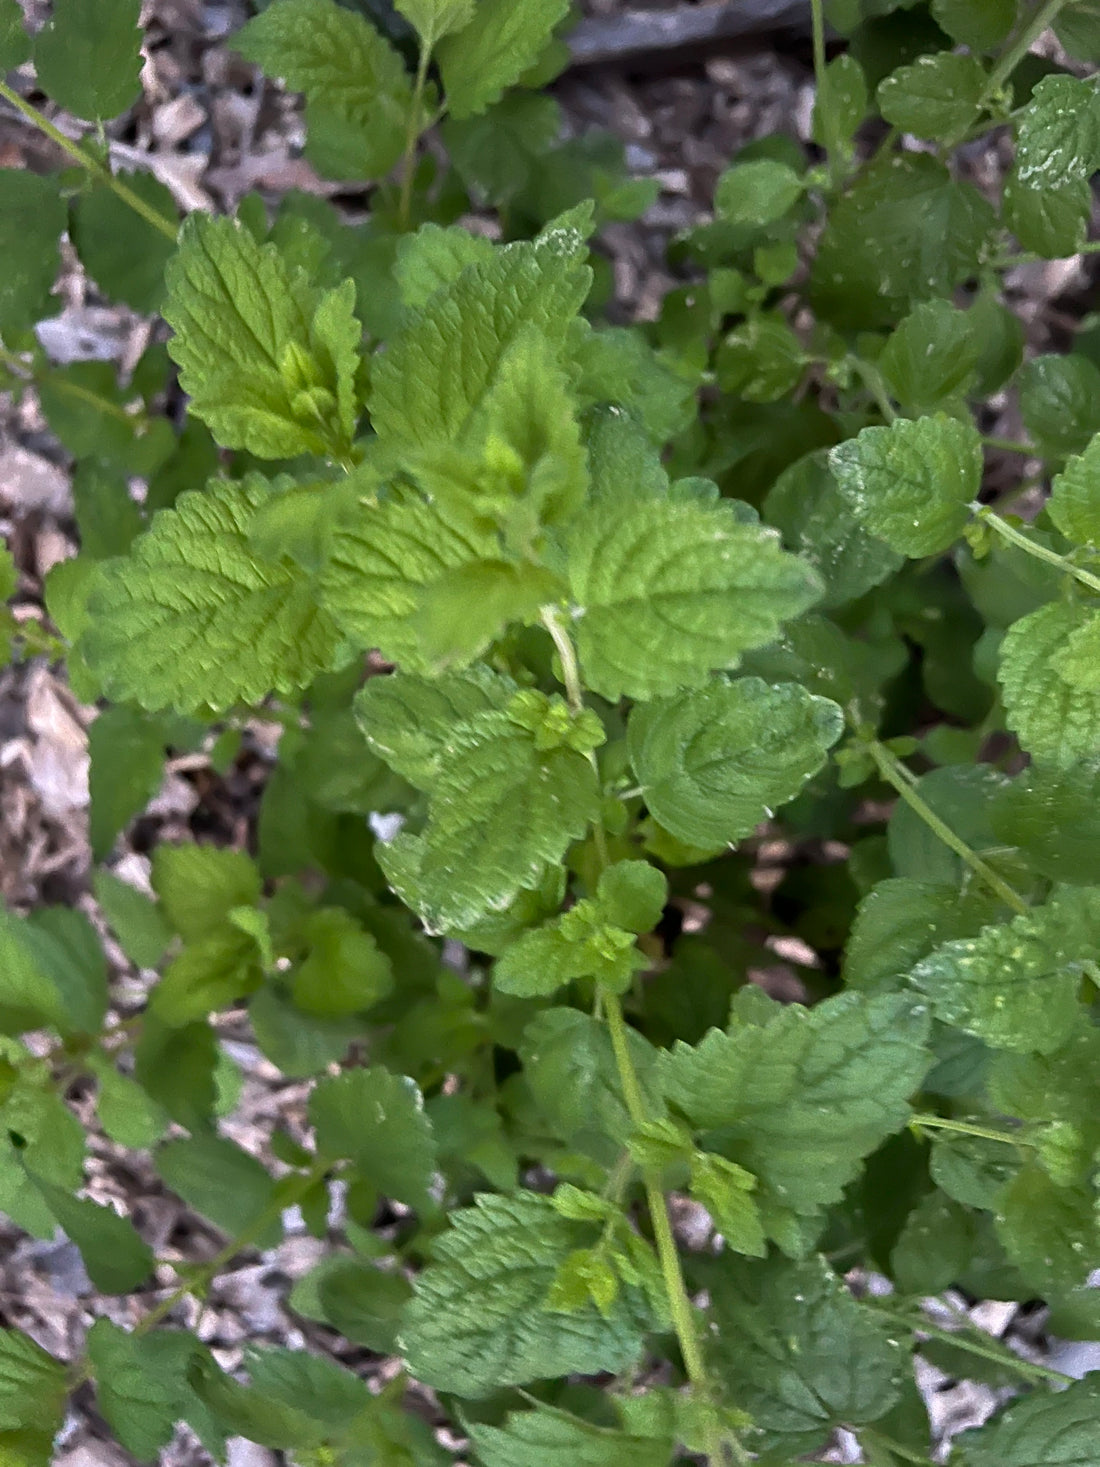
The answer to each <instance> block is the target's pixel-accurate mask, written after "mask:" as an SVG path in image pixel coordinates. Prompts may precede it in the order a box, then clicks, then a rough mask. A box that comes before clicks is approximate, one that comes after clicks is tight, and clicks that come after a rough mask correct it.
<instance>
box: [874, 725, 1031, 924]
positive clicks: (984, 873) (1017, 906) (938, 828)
mask: <svg viewBox="0 0 1100 1467" xmlns="http://www.w3.org/2000/svg"><path fill="white" fill-rule="evenodd" d="M867 752H868V753H869V754H870V756H871V758H872V759H873V760H874V761H875V765H876V767H877V768H878V771H879V773H880V774H881V775H882V777H883V779H884V780H885V781H886V783H887V784H888V785H890V786H891V787H892V788H893V789H895V790H896V791H897V792H898V794H899V795H900V796H901V798H902V799H903V800H904V801H905V803H906V804H907V805H908V806H909V808H910V809H911V810H912V812H913V814H914V815H917V816H919V817H920V819H921V820H923V821H924V823H925V825H927V826H928V828H929V830H931V831H932V832H933V834H935V835H938V836H939V838H940V840H942V841H943V843H944V845H945V846H948V847H949V848H950V849H951V850H953V851H954V852H955V854H956V855H957V856H959V857H960V858H961V859H962V861H963V862H964V863H965V864H966V865H967V866H969V867H970V869H971V871H973V872H974V874H975V876H979V877H980V878H981V879H982V881H984V882H985V884H986V886H988V887H989V889H990V891H993V892H995V893H996V894H997V896H999V897H1000V899H1001V901H1003V902H1004V903H1005V905H1006V906H1008V907H1011V908H1012V910H1013V911H1014V912H1015V913H1016V914H1017V915H1018V916H1023V914H1024V913H1025V912H1026V911H1027V910H1028V905H1027V903H1026V902H1025V901H1024V899H1023V897H1022V896H1020V894H1019V893H1018V892H1016V891H1013V889H1012V887H1011V886H1009V884H1008V882H1007V881H1005V880H1004V878H1003V877H1001V876H998V874H997V872H996V871H994V869H993V867H992V866H990V865H989V864H988V863H987V862H985V861H983V860H982V858H981V856H979V855H978V853H977V851H973V850H971V848H970V847H969V846H968V845H967V844H966V842H965V841H964V840H962V839H961V838H960V837H959V836H957V835H956V834H955V832H954V831H953V830H952V829H951V827H950V826H949V825H946V824H945V823H944V822H943V821H942V820H941V819H940V817H939V816H938V815H937V814H936V812H935V811H934V810H933V809H932V807H931V806H930V805H928V804H927V803H926V802H925V801H924V800H923V799H922V798H921V796H920V795H919V794H918V793H917V791H916V790H915V789H914V788H913V786H912V784H911V783H910V782H909V771H908V770H907V769H906V768H905V766H904V765H903V764H902V763H901V761H900V759H898V758H897V756H896V755H894V754H892V753H891V752H890V750H889V749H887V748H886V747H885V746H884V745H882V744H880V743H879V741H878V740H877V739H868V740H867Z"/></svg>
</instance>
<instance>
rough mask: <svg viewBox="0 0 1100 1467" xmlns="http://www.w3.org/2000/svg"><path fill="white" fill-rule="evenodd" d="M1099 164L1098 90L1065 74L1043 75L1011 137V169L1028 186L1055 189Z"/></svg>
mask: <svg viewBox="0 0 1100 1467" xmlns="http://www.w3.org/2000/svg"><path fill="white" fill-rule="evenodd" d="M1098 168H1100V92H1098V91H1097V89H1096V87H1095V85H1094V84H1093V82H1092V81H1091V80H1090V81H1082V80H1081V79H1079V78H1078V77H1075V76H1066V75H1065V74H1064V73H1061V74H1057V75H1054V76H1044V77H1043V78H1042V80H1041V81H1040V82H1039V83H1038V85H1037V86H1036V87H1035V90H1034V91H1033V92H1032V94H1031V99H1030V101H1029V102H1028V104H1027V106H1026V108H1025V109H1024V115H1023V117H1022V118H1021V119H1020V126H1019V132H1018V134H1017V139H1016V172H1017V174H1018V175H1019V179H1020V182H1021V183H1026V184H1030V186H1031V187H1032V188H1058V187H1060V186H1061V185H1062V184H1066V183H1070V182H1072V181H1073V180H1074V179H1088V178H1090V177H1091V176H1092V174H1093V173H1095V172H1096V170H1097V169H1098Z"/></svg>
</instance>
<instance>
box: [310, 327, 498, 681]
mask: <svg viewBox="0 0 1100 1467" xmlns="http://www.w3.org/2000/svg"><path fill="white" fill-rule="evenodd" d="M388 356H389V352H388V351H387V353H386V358H384V359H383V360H385V359H388ZM498 553H499V542H498V541H497V538H496V537H495V536H494V535H491V534H489V533H488V532H487V531H486V530H484V529H481V528H479V527H478V526H477V525H476V524H474V523H473V522H472V520H471V519H470V517H469V516H468V515H463V514H452V513H449V512H447V511H445V510H444V509H443V508H442V507H441V506H440V505H438V504H428V503H426V502H425V501H424V500H423V499H422V498H421V497H420V496H419V495H418V494H415V493H413V492H411V491H407V492H405V493H403V494H402V493H398V494H395V495H394V496H393V497H392V498H390V499H387V500H385V501H384V502H383V503H382V504H380V505H378V506H377V507H365V506H363V505H358V504H356V505H353V506H349V507H348V508H347V509H346V510H345V511H344V512H343V513H342V514H340V515H339V517H338V518H337V520H336V522H335V523H334V525H333V526H332V528H331V531H330V542H329V558H328V563H327V565H326V566H325V569H324V571H323V573H322V575H321V580H320V590H321V599H322V602H323V605H324V607H325V608H326V610H327V611H328V612H329V613H331V615H332V617H333V618H334V619H335V621H336V623H337V624H338V625H339V627H340V629H341V631H343V632H344V633H345V635H346V636H348V637H349V638H351V639H352V640H353V641H354V642H355V643H356V644H357V645H358V646H360V647H378V648H379V649H380V651H381V652H382V653H383V655H384V656H386V657H388V658H390V659H391V660H392V661H394V662H398V663H400V664H401V666H402V667H403V668H404V669H405V670H406V671H408V672H429V671H437V670H438V669H437V668H436V667H435V659H434V658H433V657H432V656H431V655H429V654H428V652H426V651H425V649H424V647H423V646H422V642H423V637H422V633H421V629H420V621H419V613H420V612H421V611H422V609H423V607H424V605H425V602H426V599H427V596H428V594H429V593H430V591H431V589H432V587H434V586H435V585H437V584H438V583H439V582H441V581H442V580H443V579H444V577H445V576H446V575H447V574H448V573H449V572H451V571H454V570H456V569H458V568H460V567H463V566H467V565H471V564H473V563H475V562H477V561H482V560H488V559H489V558H490V557H492V556H493V555H495V554H498Z"/></svg>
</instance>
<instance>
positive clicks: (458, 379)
mask: <svg viewBox="0 0 1100 1467" xmlns="http://www.w3.org/2000/svg"><path fill="white" fill-rule="evenodd" d="M540 4H541V0H540ZM518 8H519V7H517V9H518ZM456 44H457V41H456ZM583 257H584V238H583V235H582V232H581V230H580V229H579V228H578V227H577V225H576V223H572V222H565V223H555V224H551V225H548V226H547V227H546V229H545V230H544V231H543V233H542V234H541V235H539V236H538V237H537V238H536V239H535V240H533V241H530V242H527V241H524V242H520V243H516V244H510V245H505V246H503V247H502V248H500V249H497V250H496V251H494V253H493V257H492V259H490V260H487V261H486V262H485V264H483V265H472V266H469V267H468V268H467V269H465V270H464V271H463V272H462V274H461V275H459V276H458V277H457V279H455V280H454V281H452V282H451V284H450V285H447V286H444V287H443V288H441V289H440V290H438V291H437V292H436V293H435V294H434V295H433V296H432V297H431V299H430V301H429V302H428V304H427V305H426V307H425V308H424V310H423V311H422V312H420V313H419V314H418V315H417V316H415V317H414V318H413V320H412V321H410V323H409V324H408V325H407V326H406V327H404V328H403V330H401V331H399V332H398V333H397V335H396V336H395V337H394V338H393V340H392V341H391V342H390V343H389V345H388V347H387V350H386V352H385V354H384V356H383V357H382V358H381V359H380V360H379V361H378V362H377V364H376V366H375V370H374V374H373V379H372V384H371V397H370V412H371V420H372V422H373V425H374V429H375V432H376V433H377V434H378V436H379V437H380V438H381V439H382V440H383V441H384V442H386V443H387V444H395V445H398V446H406V447H415V446H420V447H426V446H428V445H430V444H436V443H442V442H453V441H454V440H455V439H456V438H457V437H458V436H459V435H460V433H461V432H462V431H463V429H464V428H466V427H467V425H468V424H469V422H470V419H471V417H472V416H473V414H474V413H475V412H476V411H477V409H478V408H479V407H480V406H481V404H482V403H483V402H484V400H485V397H486V395H487V394H488V393H489V391H490V390H491V388H492V386H493V383H494V382H495V381H496V378H497V374H498V373H499V371H500V369H501V364H502V362H503V360H504V358H505V356H506V355H507V352H508V349H509V347H510V346H511V345H512V343H513V342H514V341H515V340H516V338H517V336H519V335H520V334H521V332H523V331H524V330H525V329H526V328H528V327H531V326H535V327H537V328H538V329H539V330H540V331H542V332H543V333H544V334H545V336H546V337H547V338H548V340H549V341H550V342H551V343H552V344H554V345H556V346H559V345H560V344H561V343H562V341H563V339H564V337H565V333H566V330H567V329H568V327H569V323H570V321H571V319H572V318H573V317H574V316H575V315H576V312H577V310H578V309H579V307H580V305H581V302H582V301H583V300H584V297H585V295H586V294H587V292H588V286H589V281H590V272H589V270H588V268H587V266H586V265H585V264H584V263H583Z"/></svg>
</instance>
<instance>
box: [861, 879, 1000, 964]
mask: <svg viewBox="0 0 1100 1467" xmlns="http://www.w3.org/2000/svg"><path fill="white" fill-rule="evenodd" d="M997 913H998V904H997V903H996V902H995V901H994V900H993V898H992V897H987V896H986V895H985V894H984V893H983V892H981V891H973V890H970V891H967V892H960V891H959V889H958V887H957V886H955V885H951V886H949V885H946V884H940V883H938V882H931V881H914V880H913V879H912V878H911V877H900V876H899V877H891V878H888V879H887V880H885V881H879V882H877V883H876V884H875V886H874V887H872V889H871V891H870V892H869V893H868V894H867V896H865V897H864V899H863V901H862V902H860V904H859V909H858V911H857V912H856V916H855V921H854V922H853V923H852V928H851V932H850V934H849V937H848V945H847V947H846V948H845V953H844V981H845V984H846V985H847V986H848V987H849V988H856V989H860V990H862V991H863V992H865V993H874V992H878V991H881V990H884V989H897V988H900V987H901V985H902V981H903V980H904V978H905V975H906V974H907V973H908V972H909V971H910V969H911V968H912V967H913V966H914V965H915V964H916V963H917V962H918V961H919V959H921V958H923V957H926V956H927V954H928V953H930V952H931V951H932V949H933V948H935V947H939V946H940V945H942V944H943V943H947V942H952V941H954V940H955V939H957V938H964V937H976V936H977V935H978V933H979V932H980V931H981V929H982V927H983V926H985V925H986V924H987V923H988V922H989V921H990V920H992V919H993V918H994V917H995V916H996V915H997Z"/></svg>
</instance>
